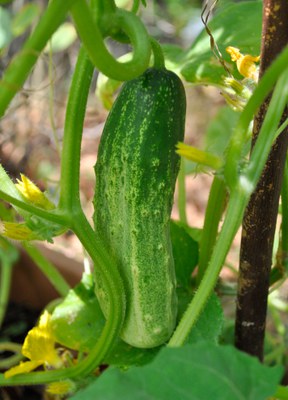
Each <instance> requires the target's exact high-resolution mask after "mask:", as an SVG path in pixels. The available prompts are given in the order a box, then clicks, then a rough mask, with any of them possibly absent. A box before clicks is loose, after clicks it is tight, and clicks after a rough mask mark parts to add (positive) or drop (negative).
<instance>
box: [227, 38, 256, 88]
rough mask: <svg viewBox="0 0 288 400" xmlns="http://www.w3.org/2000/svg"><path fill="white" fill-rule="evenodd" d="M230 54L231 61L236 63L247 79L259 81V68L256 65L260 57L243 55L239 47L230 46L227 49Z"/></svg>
mask: <svg viewBox="0 0 288 400" xmlns="http://www.w3.org/2000/svg"><path fill="white" fill-rule="evenodd" d="M226 51H227V53H228V54H230V57H231V60H232V61H235V62H236V65H237V69H238V71H239V72H240V74H241V75H242V76H244V77H245V78H250V79H253V80H254V81H257V80H258V67H257V65H256V64H255V63H256V62H259V60H260V56H258V57H253V56H250V55H249V54H246V55H243V54H241V53H240V50H239V49H237V47H233V46H229V47H227V48H226Z"/></svg>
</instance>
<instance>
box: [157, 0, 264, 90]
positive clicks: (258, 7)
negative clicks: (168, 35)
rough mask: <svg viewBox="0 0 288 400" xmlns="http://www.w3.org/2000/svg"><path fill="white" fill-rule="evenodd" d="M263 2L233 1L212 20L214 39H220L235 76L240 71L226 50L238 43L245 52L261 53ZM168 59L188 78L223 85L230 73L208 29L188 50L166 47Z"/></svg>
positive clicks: (225, 58) (210, 23)
mask: <svg viewBox="0 0 288 400" xmlns="http://www.w3.org/2000/svg"><path fill="white" fill-rule="evenodd" d="M261 15H262V1H259V0H256V1H242V2H238V3H229V2H228V4H227V5H226V6H225V7H223V8H220V10H219V11H218V12H217V13H216V15H215V17H214V18H213V19H212V20H211V21H210V22H209V23H208V27H209V30H210V31H211V33H212V35H213V37H214V40H215V41H216V43H217V45H218V47H219V50H220V52H221V54H222V56H223V59H224V60H225V61H226V62H227V66H228V67H229V69H230V70H231V72H232V73H233V75H234V76H235V77H238V78H239V73H238V72H237V70H236V67H235V65H233V63H232V62H231V60H230V56H229V55H228V54H227V53H226V51H225V49H226V47H228V46H234V47H237V48H239V49H240V50H241V52H242V53H244V54H247V53H248V54H251V55H255V56H257V55H259V53H260V39H261V25H262V22H261V21H262V19H261ZM164 49H165V52H166V55H167V58H168V61H169V62H171V63H172V65H174V68H175V69H176V70H178V71H180V72H181V74H182V75H183V77H184V78H185V80H186V81H188V82H192V83H197V84H204V85H207V84H209V85H217V86H223V77H225V76H227V72H226V71H225V70H224V68H223V66H222V65H221V64H220V63H219V61H218V60H217V58H216V57H215V56H214V54H213V52H212V50H211V45H210V38H209V36H208V34H207V32H206V30H205V29H203V31H202V32H201V33H200V35H199V36H198V37H197V38H196V40H195V41H194V42H193V44H192V45H191V47H190V48H189V49H188V50H186V51H184V50H181V49H179V48H178V49H177V47H175V46H173V47H171V46H169V45H167V46H165V47H164Z"/></svg>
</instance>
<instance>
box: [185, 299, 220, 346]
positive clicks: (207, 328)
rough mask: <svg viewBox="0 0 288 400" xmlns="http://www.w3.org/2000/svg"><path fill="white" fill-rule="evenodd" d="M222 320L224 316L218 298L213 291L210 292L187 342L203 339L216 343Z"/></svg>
mask: <svg viewBox="0 0 288 400" xmlns="http://www.w3.org/2000/svg"><path fill="white" fill-rule="evenodd" d="M223 322H224V317H223V310H222V307H221V303H220V300H219V298H218V296H217V295H216V294H215V293H212V295H211V297H210V299H209V300H208V302H207V304H206V306H205V308H204V310H203V311H202V313H201V315H200V317H199V319H198V320H197V322H196V325H195V326H194V327H193V329H192V331H191V332H190V334H189V336H188V339H187V343H197V342H200V341H204V340H205V341H209V342H212V343H215V344H216V343H217V342H218V339H219V336H220V334H221V331H222V327H223Z"/></svg>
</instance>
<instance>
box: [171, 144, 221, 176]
mask: <svg viewBox="0 0 288 400" xmlns="http://www.w3.org/2000/svg"><path fill="white" fill-rule="evenodd" d="M176 153H177V154H179V155H180V156H182V157H184V158H187V159H188V160H190V161H193V162H195V163H197V164H202V165H205V166H207V167H210V168H213V169H216V170H217V169H219V168H220V167H221V166H222V160H221V159H220V157H218V156H216V155H214V154H211V153H208V152H207V151H203V150H199V149H197V148H196V147H193V146H189V145H187V144H185V143H181V142H179V143H178V144H177V146H176Z"/></svg>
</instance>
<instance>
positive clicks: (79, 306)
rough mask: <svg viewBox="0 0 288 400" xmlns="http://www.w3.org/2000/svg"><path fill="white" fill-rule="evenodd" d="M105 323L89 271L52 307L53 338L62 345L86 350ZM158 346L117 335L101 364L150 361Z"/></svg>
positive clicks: (127, 363) (93, 342)
mask: <svg viewBox="0 0 288 400" xmlns="http://www.w3.org/2000/svg"><path fill="white" fill-rule="evenodd" d="M104 325H105V318H104V315H103V313H102V311H101V309H100V306H99V303H98V300H97V298H96V296H95V293H94V282H93V277H92V275H87V274H84V275H83V278H82V280H81V282H80V283H79V284H78V285H77V286H76V287H75V288H74V289H71V290H70V291H69V293H68V295H67V296H66V297H65V299H64V300H63V302H62V303H61V304H59V305H58V306H57V307H55V309H54V311H53V313H52V317H51V326H52V329H53V333H54V336H55V339H56V341H57V342H58V343H60V344H61V345H62V346H65V347H68V348H70V349H73V350H80V351H83V352H88V353H89V351H90V350H91V349H92V348H93V347H94V346H95V344H96V342H97V340H98V339H99V337H100V335H101V332H102V330H103V328H104ZM158 351H159V348H155V349H147V350H146V349H138V348H135V347H132V346H130V345H128V344H127V343H124V342H123V341H122V340H121V339H117V341H116V343H115V344H114V345H113V347H112V348H111V350H110V352H109V354H108V355H107V356H106V357H105V360H103V363H104V364H109V365H118V366H127V365H143V364H146V363H147V362H150V361H151V360H152V359H153V358H154V357H155V355H156V354H157V353H158Z"/></svg>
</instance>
